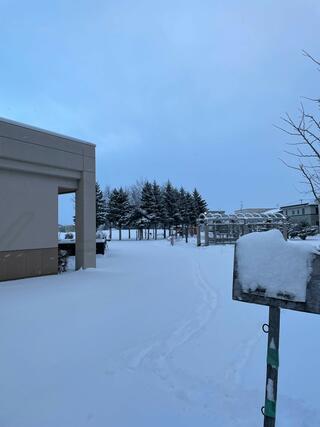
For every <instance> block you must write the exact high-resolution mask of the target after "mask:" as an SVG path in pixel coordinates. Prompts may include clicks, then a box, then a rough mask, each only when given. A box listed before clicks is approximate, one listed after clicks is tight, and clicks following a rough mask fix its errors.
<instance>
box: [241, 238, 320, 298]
mask: <svg viewBox="0 0 320 427" xmlns="http://www.w3.org/2000/svg"><path fill="white" fill-rule="evenodd" d="M314 253H315V249H314V248H313V247H311V246H308V245H304V244H303V243H301V244H299V245H298V244H296V243H294V242H288V241H286V240H285V239H284V238H283V236H282V234H281V232H280V231H279V230H270V231H266V232H259V233H251V234H247V235H245V236H242V237H241V238H240V239H239V240H238V242H237V263H238V278H239V282H240V284H241V287H242V290H243V291H244V292H258V293H259V294H261V295H265V296H266V297H272V298H280V299H286V300H288V299H289V300H294V301H299V302H305V300H306V288H307V283H308V281H309V279H310V276H311V273H312V257H313V254H314Z"/></svg>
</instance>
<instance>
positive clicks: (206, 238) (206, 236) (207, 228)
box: [204, 224, 209, 246]
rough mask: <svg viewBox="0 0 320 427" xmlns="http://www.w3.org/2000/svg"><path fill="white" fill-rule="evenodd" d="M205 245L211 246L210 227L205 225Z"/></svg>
mask: <svg viewBox="0 0 320 427" xmlns="http://www.w3.org/2000/svg"><path fill="white" fill-rule="evenodd" d="M204 245H205V246H209V225H208V224H204Z"/></svg>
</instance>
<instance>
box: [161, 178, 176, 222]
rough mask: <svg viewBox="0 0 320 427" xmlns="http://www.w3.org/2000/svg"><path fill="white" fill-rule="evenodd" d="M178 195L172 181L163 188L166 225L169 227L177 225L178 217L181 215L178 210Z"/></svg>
mask: <svg viewBox="0 0 320 427" xmlns="http://www.w3.org/2000/svg"><path fill="white" fill-rule="evenodd" d="M178 197H179V192H178V194H177V190H176V189H175V188H174V187H173V185H172V184H171V182H170V181H168V182H167V184H166V185H165V187H164V190H163V201H164V207H165V212H166V225H167V226H168V227H170V226H172V225H176V222H177V217H178V216H179V211H178Z"/></svg>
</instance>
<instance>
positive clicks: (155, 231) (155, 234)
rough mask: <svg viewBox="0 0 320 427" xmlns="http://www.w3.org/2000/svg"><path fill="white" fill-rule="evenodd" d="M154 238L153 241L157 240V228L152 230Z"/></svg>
mask: <svg viewBox="0 0 320 427" xmlns="http://www.w3.org/2000/svg"><path fill="white" fill-rule="evenodd" d="M154 238H155V240H158V230H157V226H156V227H155V229H154Z"/></svg>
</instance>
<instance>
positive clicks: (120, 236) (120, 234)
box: [119, 227, 122, 240]
mask: <svg viewBox="0 0 320 427" xmlns="http://www.w3.org/2000/svg"><path fill="white" fill-rule="evenodd" d="M121 231H122V230H121V227H120V228H119V240H121V238H122V233H121Z"/></svg>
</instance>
